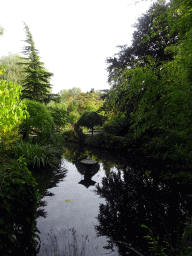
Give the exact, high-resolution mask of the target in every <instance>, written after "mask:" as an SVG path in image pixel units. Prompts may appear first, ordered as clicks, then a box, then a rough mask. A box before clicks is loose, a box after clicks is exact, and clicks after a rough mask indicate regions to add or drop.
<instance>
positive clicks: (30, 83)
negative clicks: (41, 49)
mask: <svg viewBox="0 0 192 256" xmlns="http://www.w3.org/2000/svg"><path fill="white" fill-rule="evenodd" d="M24 25H25V31H26V35H27V39H26V40H24V42H26V43H27V44H28V45H27V46H25V47H24V50H23V52H22V53H23V54H24V55H27V56H28V57H27V58H24V59H27V60H29V64H27V67H26V68H24V70H23V72H26V73H27V76H26V78H25V79H24V80H23V83H22V88H23V90H22V98H27V99H31V100H35V101H39V102H46V101H47V99H50V95H51V94H50V89H51V85H50V82H49V81H50V78H51V76H53V73H50V72H47V71H46V70H45V68H44V63H43V62H40V57H39V56H38V50H37V49H35V44H34V41H33V37H32V35H31V33H30V31H29V27H28V26H27V25H26V23H25V22H24ZM20 64H22V63H20ZM25 64H26V63H25Z"/></svg>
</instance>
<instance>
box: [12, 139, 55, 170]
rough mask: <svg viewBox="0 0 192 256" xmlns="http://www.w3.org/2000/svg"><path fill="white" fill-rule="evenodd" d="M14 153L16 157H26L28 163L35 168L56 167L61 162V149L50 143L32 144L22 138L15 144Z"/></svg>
mask: <svg viewBox="0 0 192 256" xmlns="http://www.w3.org/2000/svg"><path fill="white" fill-rule="evenodd" d="M13 155H14V158H16V159H17V158H19V157H20V156H22V157H24V158H26V161H27V165H28V166H31V167H33V168H37V169H40V168H45V167H50V168H55V167H57V166H58V164H59V160H60V149H59V148H56V147H54V146H51V145H50V144H47V145H42V144H41V143H37V142H36V143H35V144H31V143H29V142H26V141H23V140H21V141H19V142H17V143H16V144H15V147H14V150H13Z"/></svg>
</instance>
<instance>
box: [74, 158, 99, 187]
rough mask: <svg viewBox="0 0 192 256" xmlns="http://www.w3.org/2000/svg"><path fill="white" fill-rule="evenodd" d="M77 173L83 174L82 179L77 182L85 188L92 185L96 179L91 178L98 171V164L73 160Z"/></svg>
mask: <svg viewBox="0 0 192 256" xmlns="http://www.w3.org/2000/svg"><path fill="white" fill-rule="evenodd" d="M73 163H74V164H75V166H76V168H77V170H78V172H79V173H81V174H82V175H83V176H84V179H83V180H81V181H80V182H79V184H82V185H84V186H85V187H86V188H88V187H89V186H94V185H95V183H96V181H93V180H92V179H91V178H92V177H93V176H94V175H95V174H96V173H97V172H98V171H99V168H100V165H99V164H98V163H95V164H83V163H81V162H78V161H73Z"/></svg>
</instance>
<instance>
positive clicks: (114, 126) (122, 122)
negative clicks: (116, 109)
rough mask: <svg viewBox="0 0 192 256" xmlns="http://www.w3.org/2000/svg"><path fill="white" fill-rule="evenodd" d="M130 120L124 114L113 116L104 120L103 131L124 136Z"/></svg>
mask: <svg viewBox="0 0 192 256" xmlns="http://www.w3.org/2000/svg"><path fill="white" fill-rule="evenodd" d="M129 127H130V122H129V121H128V120H127V118H126V117H125V115H122V116H120V117H115V118H113V119H112V120H110V121H106V122H105V124H104V125H103V131H105V132H107V133H109V134H113V135H116V136H124V135H126V134H127V133H128V130H129Z"/></svg>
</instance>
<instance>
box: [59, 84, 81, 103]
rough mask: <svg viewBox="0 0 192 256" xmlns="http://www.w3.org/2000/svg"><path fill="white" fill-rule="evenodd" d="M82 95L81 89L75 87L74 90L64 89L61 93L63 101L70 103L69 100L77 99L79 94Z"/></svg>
mask: <svg viewBox="0 0 192 256" xmlns="http://www.w3.org/2000/svg"><path fill="white" fill-rule="evenodd" d="M79 93H81V89H80V88H78V87H73V88H72V89H69V90H66V89H63V90H61V91H60V92H59V95H60V96H61V99H62V101H63V102H65V101H68V100H69V98H73V99H76V97H77V96H78V94H79Z"/></svg>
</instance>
